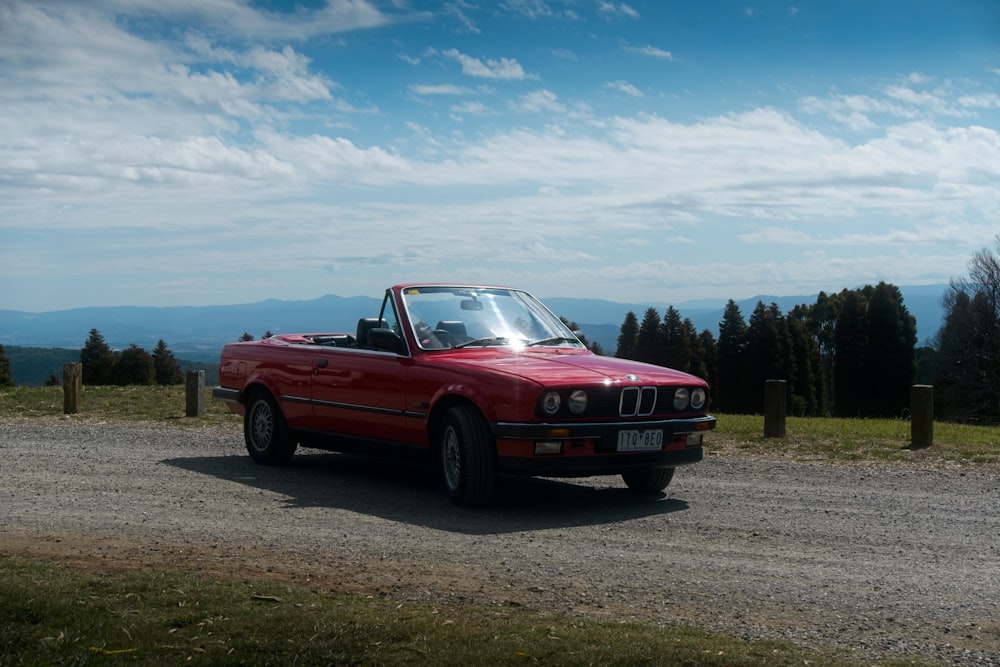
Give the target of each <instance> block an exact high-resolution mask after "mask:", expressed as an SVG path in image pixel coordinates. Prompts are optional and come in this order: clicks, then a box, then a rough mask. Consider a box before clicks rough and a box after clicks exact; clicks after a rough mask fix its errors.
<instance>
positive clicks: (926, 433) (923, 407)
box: [910, 384, 934, 449]
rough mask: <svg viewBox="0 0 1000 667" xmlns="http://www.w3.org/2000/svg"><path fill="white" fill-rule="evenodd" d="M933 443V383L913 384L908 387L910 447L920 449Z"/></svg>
mask: <svg viewBox="0 0 1000 667" xmlns="http://www.w3.org/2000/svg"><path fill="white" fill-rule="evenodd" d="M933 444H934V385H930V384H915V385H913V386H912V387H911V388H910V447H912V448H913V449H922V448H924V447H930V446H931V445H933Z"/></svg>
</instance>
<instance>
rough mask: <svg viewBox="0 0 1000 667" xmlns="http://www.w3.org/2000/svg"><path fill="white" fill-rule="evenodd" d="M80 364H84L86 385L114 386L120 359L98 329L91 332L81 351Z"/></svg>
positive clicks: (84, 381)
mask: <svg viewBox="0 0 1000 667" xmlns="http://www.w3.org/2000/svg"><path fill="white" fill-rule="evenodd" d="M80 363H82V364H83V383H84V384H90V385H108V384H114V382H115V378H116V372H117V371H116V367H117V365H118V359H117V357H116V356H115V353H114V352H113V351H112V350H111V348H110V347H109V346H108V344H107V343H106V342H105V341H104V336H102V335H101V332H100V331H98V330H97V329H91V330H90V335H89V336H88V337H87V340H86V342H85V343H84V344H83V347H82V348H81V349H80Z"/></svg>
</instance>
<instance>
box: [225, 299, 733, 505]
mask: <svg viewBox="0 0 1000 667" xmlns="http://www.w3.org/2000/svg"><path fill="white" fill-rule="evenodd" d="M219 378H220V380H219V386H218V387H216V388H215V389H214V391H213V396H214V397H215V398H218V399H221V400H223V401H225V402H226V403H227V405H228V406H229V408H230V409H231V410H233V411H234V412H236V413H237V414H240V415H243V417H244V437H245V439H246V446H247V450H248V451H249V453H250V456H251V457H252V458H253V459H254V460H255V461H257V462H258V463H263V464H268V465H280V464H283V463H286V462H288V460H289V459H290V458H291V457H292V455H293V454H294V453H295V450H296V447H297V446H298V445H299V444H301V445H303V446H308V447H315V448H319V449H326V450H331V451H343V452H361V453H367V454H378V455H382V454H399V453H405V452H410V453H416V454H419V455H421V456H424V457H428V458H431V459H434V460H436V462H437V465H439V466H440V470H441V476H442V478H443V481H444V485H445V488H446V490H447V492H448V495H449V496H450V497H451V499H452V500H453V501H454V502H456V503H458V504H460V505H477V504H482V503H485V502H487V501H489V500H490V498H491V497H492V495H493V489H494V481H495V478H496V476H497V474H500V473H508V474H521V475H538V476H546V477H582V476H589V475H610V474H615V475H621V476H622V478H623V480H624V482H625V484H626V485H627V486H628V487H629V488H631V489H634V490H637V491H642V492H654V491H662V490H663V489H664V488H666V486H667V485H668V484H669V483H670V480H671V479H672V477H673V474H674V468H676V467H677V466H681V465H686V464H690V463H695V462H697V461H700V460H701V459H702V435H703V434H704V432H705V431H709V430H711V429H713V428H715V418H714V417H711V416H709V415H708V414H707V413H706V410H707V407H708V400H709V397H708V386H707V385H706V383H705V382H704V380H701V379H700V378H697V377H694V376H692V375H688V374H686V373H681V372H679V371H675V370H672V369H669V368H664V367H661V366H652V365H649V364H643V363H638V362H634V361H627V360H624V359H617V358H614V357H604V356H599V355H596V354H594V353H592V352H591V351H590V350H588V349H587V348H586V346H585V345H583V344H582V343H581V342H580V341H579V339H578V338H577V337H576V336H575V335H574V334H573V332H572V331H570V329H569V328H568V327H566V325H565V324H564V323H563V322H562V321H561V320H560V319H559V318H558V317H556V316H555V315H554V314H553V313H552V312H551V311H549V310H548V309H547V308H546V307H545V306H543V305H542V304H541V303H540V302H539V301H538V300H536V299H535V298H534V297H532V296H531V295H529V294H528V293H526V292H523V291H520V290H516V289H510V288H507V287H489V286H472V285H438V284H407V285H397V286H395V287H392V288H390V289H388V290H386V293H385V298H384V299H383V301H382V307H381V310H380V312H379V314H378V317H374V318H363V319H361V320H360V321H359V322H358V327H357V331H356V332H353V333H312V334H310V333H305V334H281V335H276V336H272V337H269V338H265V339H263V340H260V341H249V342H240V343H231V344H229V345H226V347H225V349H223V351H222V356H221V359H220V362H219Z"/></svg>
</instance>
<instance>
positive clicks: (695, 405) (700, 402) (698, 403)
mask: <svg viewBox="0 0 1000 667" xmlns="http://www.w3.org/2000/svg"><path fill="white" fill-rule="evenodd" d="M706 397H707V394H706V393H705V390H704V389H702V388H701V387H698V388H697V389H692V390H691V409H692V410H701V409H702V408H703V407H705V398H706Z"/></svg>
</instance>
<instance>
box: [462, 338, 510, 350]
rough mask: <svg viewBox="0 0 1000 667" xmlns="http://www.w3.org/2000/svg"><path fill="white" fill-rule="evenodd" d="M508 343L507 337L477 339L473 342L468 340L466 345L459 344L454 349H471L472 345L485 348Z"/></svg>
mask: <svg viewBox="0 0 1000 667" xmlns="http://www.w3.org/2000/svg"><path fill="white" fill-rule="evenodd" d="M506 341H507V337H506V336H486V337H485V338H475V339H473V340H467V341H465V342H464V343H459V344H458V345H455V346H454V349H456V350H457V349H458V348H460V347H469V346H470V345H482V346H484V347H485V346H486V345H489V344H491V343H502V342H506Z"/></svg>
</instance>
